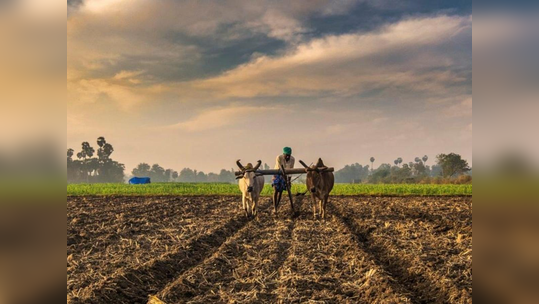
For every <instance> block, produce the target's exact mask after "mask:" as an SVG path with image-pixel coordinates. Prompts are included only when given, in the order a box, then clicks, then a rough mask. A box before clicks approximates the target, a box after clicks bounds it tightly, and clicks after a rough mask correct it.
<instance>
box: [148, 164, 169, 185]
mask: <svg viewBox="0 0 539 304" xmlns="http://www.w3.org/2000/svg"><path fill="white" fill-rule="evenodd" d="M165 172H166V170H165V169H164V168H163V167H161V166H159V164H153V165H152V168H151V169H150V178H151V179H152V181H153V182H158V183H162V182H168V177H167V176H166V175H165Z"/></svg>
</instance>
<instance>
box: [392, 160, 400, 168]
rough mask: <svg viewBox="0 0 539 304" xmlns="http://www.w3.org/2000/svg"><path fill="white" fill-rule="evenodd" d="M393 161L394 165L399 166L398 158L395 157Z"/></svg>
mask: <svg viewBox="0 0 539 304" xmlns="http://www.w3.org/2000/svg"><path fill="white" fill-rule="evenodd" d="M393 163H394V164H395V166H397V167H398V166H399V160H398V159H396V160H395V161H394V162H393Z"/></svg>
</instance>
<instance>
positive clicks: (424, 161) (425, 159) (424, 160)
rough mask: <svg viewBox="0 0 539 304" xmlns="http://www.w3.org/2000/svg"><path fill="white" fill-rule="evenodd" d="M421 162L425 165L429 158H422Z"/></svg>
mask: <svg viewBox="0 0 539 304" xmlns="http://www.w3.org/2000/svg"><path fill="white" fill-rule="evenodd" d="M422 160H423V163H425V165H426V164H427V161H428V160H429V157H428V156H427V155H425V156H423V158H422Z"/></svg>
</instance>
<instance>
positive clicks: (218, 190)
mask: <svg viewBox="0 0 539 304" xmlns="http://www.w3.org/2000/svg"><path fill="white" fill-rule="evenodd" d="M306 190H307V189H306V187H305V185H293V187H292V192H293V193H303V192H305V191H306ZM271 193H272V189H271V186H270V185H266V186H265V188H264V190H263V192H262V195H271ZM239 194H240V191H239V188H238V185H236V184H217V183H215V184H212V183H204V184H189V183H154V184H149V185H127V184H71V185H67V196H94V195H97V196H102V195H104V196H115V195H128V196H135V195H136V196H168V195H171V196H172V195H178V196H182V195H184V196H188V195H239ZM331 194H332V195H377V196H383V195H388V196H395V195H396V196H461V195H472V185H452V184H449V185H418V184H406V185H381V184H379V185H369V184H337V185H335V187H334V189H333V192H332V193H331Z"/></svg>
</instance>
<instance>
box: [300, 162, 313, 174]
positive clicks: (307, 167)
mask: <svg viewBox="0 0 539 304" xmlns="http://www.w3.org/2000/svg"><path fill="white" fill-rule="evenodd" d="M299 163H300V164H301V165H302V166H303V167H305V171H307V172H309V171H313V169H311V168H310V167H309V166H307V164H306V163H304V162H303V161H302V160H300V161H299Z"/></svg>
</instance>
